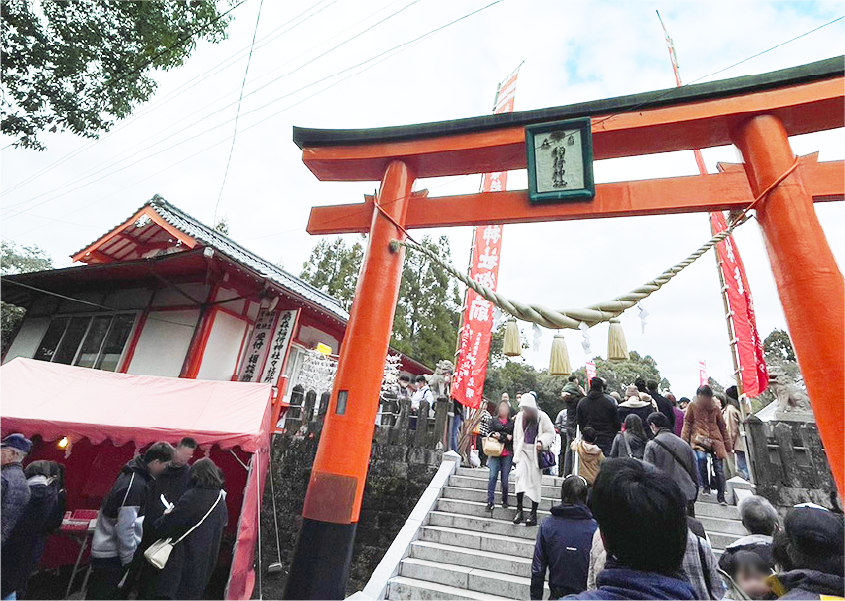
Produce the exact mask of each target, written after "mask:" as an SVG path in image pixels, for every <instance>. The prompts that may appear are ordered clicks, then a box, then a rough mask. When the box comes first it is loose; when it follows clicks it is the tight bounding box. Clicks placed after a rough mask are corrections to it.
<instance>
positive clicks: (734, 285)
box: [710, 211, 769, 397]
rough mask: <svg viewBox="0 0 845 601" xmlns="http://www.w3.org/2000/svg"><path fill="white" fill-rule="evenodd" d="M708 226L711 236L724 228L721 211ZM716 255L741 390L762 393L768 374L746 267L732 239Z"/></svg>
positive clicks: (749, 392)
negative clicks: (725, 299) (734, 345)
mask: <svg viewBox="0 0 845 601" xmlns="http://www.w3.org/2000/svg"><path fill="white" fill-rule="evenodd" d="M710 226H711V229H712V231H713V234H714V235H715V234H718V233H719V232H722V231H724V230H725V229H727V227H728V224H727V222H726V221H725V216H724V214H723V213H722V212H720V211H717V212H714V213H710ZM716 252H717V253H718V254H719V268H720V269H721V270H722V279H723V280H724V282H725V288H726V289H727V290H726V293H727V295H728V306H729V307H730V320H731V325H732V326H733V333H734V341H735V344H736V354H737V357H738V359H739V368H740V370H741V372H742V373H741V374H740V377H741V378H742V391H743V392H744V393H745V394H746V395H747V396H749V397H754V396H757V395H758V394H760V393H761V392H763V391H764V390H765V389H766V387H767V386H768V385H769V372H768V370H767V369H766V360H765V358H764V357H763V340H762V339H761V338H760V333H759V332H758V331H757V319H756V318H755V316H754V300H753V299H752V298H751V289H750V288H749V286H748V278H747V276H746V275H745V266H744V265H743V264H742V258H741V257H740V256H739V250H737V248H736V246H735V245H734V241H733V237H732V236H728V237H727V238H725V239H724V240H723V241H722V242H719V244H717V245H716Z"/></svg>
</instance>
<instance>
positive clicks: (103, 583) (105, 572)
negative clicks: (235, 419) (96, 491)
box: [88, 442, 173, 599]
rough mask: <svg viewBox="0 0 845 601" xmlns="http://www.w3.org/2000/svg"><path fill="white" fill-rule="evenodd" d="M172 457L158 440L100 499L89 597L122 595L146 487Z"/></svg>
mask: <svg viewBox="0 0 845 601" xmlns="http://www.w3.org/2000/svg"><path fill="white" fill-rule="evenodd" d="M171 459H173V447H171V446H170V445H169V444H167V443H166V442H157V443H156V444H154V445H153V446H151V447H150V448H149V449H148V450H147V452H146V453H144V455H143V456H139V457H135V458H134V459H132V460H131V461H129V462H128V463H127V464H126V465H124V466H123V468H122V469H121V470H120V474H119V475H118V476H117V480H115V483H114V485H113V486H112V488H111V490H110V491H109V492H108V494H107V495H106V496H105V498H103V503H102V505H101V506H100V514H99V516H98V517H97V526H96V528H95V530H94V538H93V540H92V541H91V580H90V585H89V589H88V598H89V599H119V598H121V597H125V595H123V594H121V591H120V585H121V580H123V578H124V576H126V572H127V570H128V569H129V566H130V564H131V563H132V559H133V557H134V556H135V550H136V549H137V548H138V545H139V544H140V543H141V538H142V536H143V530H144V529H143V523H144V519H143V518H144V511H145V509H146V506H147V499H148V497H149V486H150V483H151V482H152V481H153V480H155V477H156V476H158V475H159V474H161V473H162V472H163V471H164V469H165V468H166V467H167V464H168V462H169V461H170V460H171Z"/></svg>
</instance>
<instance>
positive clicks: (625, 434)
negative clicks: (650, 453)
mask: <svg viewBox="0 0 845 601" xmlns="http://www.w3.org/2000/svg"><path fill="white" fill-rule="evenodd" d="M647 442H648V437H647V436H646V434H645V430H644V429H643V420H641V419H640V416H639V415H637V414H636V413H629V414H628V417H626V418H625V422H624V423H623V429H622V431H621V432H619V434H617V435H616V438H614V439H613V446H612V447H611V449H610V456H611V457H612V458H615V457H633V458H634V459H642V458H643V454H644V453H645V443H647Z"/></svg>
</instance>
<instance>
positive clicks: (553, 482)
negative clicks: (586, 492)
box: [456, 467, 563, 491]
mask: <svg viewBox="0 0 845 601" xmlns="http://www.w3.org/2000/svg"><path fill="white" fill-rule="evenodd" d="M489 473H490V471H489V470H488V469H487V468H486V467H459V468H458V471H457V472H456V474H457V475H458V476H469V477H470V478H481V479H483V480H487V475H488V474H489ZM561 484H563V478H558V477H557V476H543V485H544V486H554V487H556V488H557V489H558V491H559V490H560V485H561Z"/></svg>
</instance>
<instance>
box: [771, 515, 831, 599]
mask: <svg viewBox="0 0 845 601" xmlns="http://www.w3.org/2000/svg"><path fill="white" fill-rule="evenodd" d="M783 526H784V529H783V532H778V533H777V534H776V535H775V539H774V549H773V551H774V556H775V557H777V558H781V557H783V558H784V559H783V560H782V561H781V560H779V563H783V564H789V565H782V566H781V567H783V568H784V569H785V570H786V571H785V572H783V573H780V574H777V575H775V576H772V577H771V579H770V580H769V586H770V587H771V589H772V591H773V592H774V593H775V594H777V595H778V597H779V598H781V599H820V598H830V597H832V596H834V597H845V580H843V563H845V557H843V556H844V555H845V553H844V551H845V549H843V546H845V542H844V541H845V525H843V518H842V514H838V513H833V512H830V511H828V510H826V509H824V508H823V507H819V506H798V507H793V508H792V509H790V510H789V513H787V514H786V519H784V521H783Z"/></svg>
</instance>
